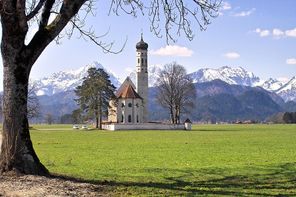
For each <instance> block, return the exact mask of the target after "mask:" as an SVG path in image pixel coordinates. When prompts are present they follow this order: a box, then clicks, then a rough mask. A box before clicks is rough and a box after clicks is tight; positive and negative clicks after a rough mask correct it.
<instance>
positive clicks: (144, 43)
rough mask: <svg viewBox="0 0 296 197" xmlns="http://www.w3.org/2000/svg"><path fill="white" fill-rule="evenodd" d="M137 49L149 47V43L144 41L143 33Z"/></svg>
mask: <svg viewBox="0 0 296 197" xmlns="http://www.w3.org/2000/svg"><path fill="white" fill-rule="evenodd" d="M136 49H142V50H147V49H148V44H147V43H146V42H144V40H143V35H141V40H140V42H138V43H137V44H136Z"/></svg>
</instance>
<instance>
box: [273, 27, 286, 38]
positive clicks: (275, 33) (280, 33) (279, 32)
mask: <svg viewBox="0 0 296 197" xmlns="http://www.w3.org/2000/svg"><path fill="white" fill-rule="evenodd" d="M284 34H285V33H284V32H283V31H282V30H280V29H276V28H275V29H273V30H272V35H273V36H275V37H281V36H283V35H284Z"/></svg>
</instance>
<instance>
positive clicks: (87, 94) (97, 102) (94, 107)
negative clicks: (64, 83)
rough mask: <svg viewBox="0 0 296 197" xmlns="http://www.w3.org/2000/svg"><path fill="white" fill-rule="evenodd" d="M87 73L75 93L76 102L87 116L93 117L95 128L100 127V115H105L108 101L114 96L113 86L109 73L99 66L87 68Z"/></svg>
mask: <svg viewBox="0 0 296 197" xmlns="http://www.w3.org/2000/svg"><path fill="white" fill-rule="evenodd" d="M87 72H88V75H87V76H86V77H85V78H84V79H83V82H82V85H81V86H78V87H77V88H76V90H75V93H76V95H77V97H78V99H76V102H77V103H78V104H79V105H80V108H81V110H82V112H85V113H86V115H87V117H88V118H95V120H96V128H100V129H101V128H102V116H103V115H107V113H108V108H109V101H110V100H111V99H114V98H115V95H114V92H115V89H116V88H115V86H114V85H113V84H112V83H111V81H110V79H109V75H108V74H107V73H106V72H105V71H104V70H103V69H101V68H98V69H96V68H90V69H88V71H87Z"/></svg>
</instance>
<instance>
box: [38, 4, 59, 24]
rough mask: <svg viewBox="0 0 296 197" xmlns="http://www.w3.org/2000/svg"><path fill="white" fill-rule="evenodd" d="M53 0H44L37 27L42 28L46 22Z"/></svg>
mask: <svg viewBox="0 0 296 197" xmlns="http://www.w3.org/2000/svg"><path fill="white" fill-rule="evenodd" d="M54 2H55V0H46V2H45V4H44V8H43V11H42V14H41V20H40V24H39V29H43V28H44V27H45V26H46V25H47V24H48V20H49V17H50V11H51V9H52V6H53V4H54Z"/></svg>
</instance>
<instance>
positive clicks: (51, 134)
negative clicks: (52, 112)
mask: <svg viewBox="0 0 296 197" xmlns="http://www.w3.org/2000/svg"><path fill="white" fill-rule="evenodd" d="M31 137H32V140H33V143H34V148H35V150H36V152H37V154H38V155H39V157H40V159H41V161H42V163H43V164H45V166H46V167H47V168H48V169H49V170H50V172H52V173H56V174H62V175H67V176H70V177H75V178H80V179H83V180H85V181H87V182H92V183H96V184H101V185H104V188H105V189H104V190H105V191H104V192H107V193H109V194H110V195H112V196H125V195H127V196H296V125H195V126H194V127H193V130H192V131H98V130H91V131H84V130H73V129H72V128H71V125H53V126H40V125H34V126H33V128H32V129H31Z"/></svg>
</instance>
